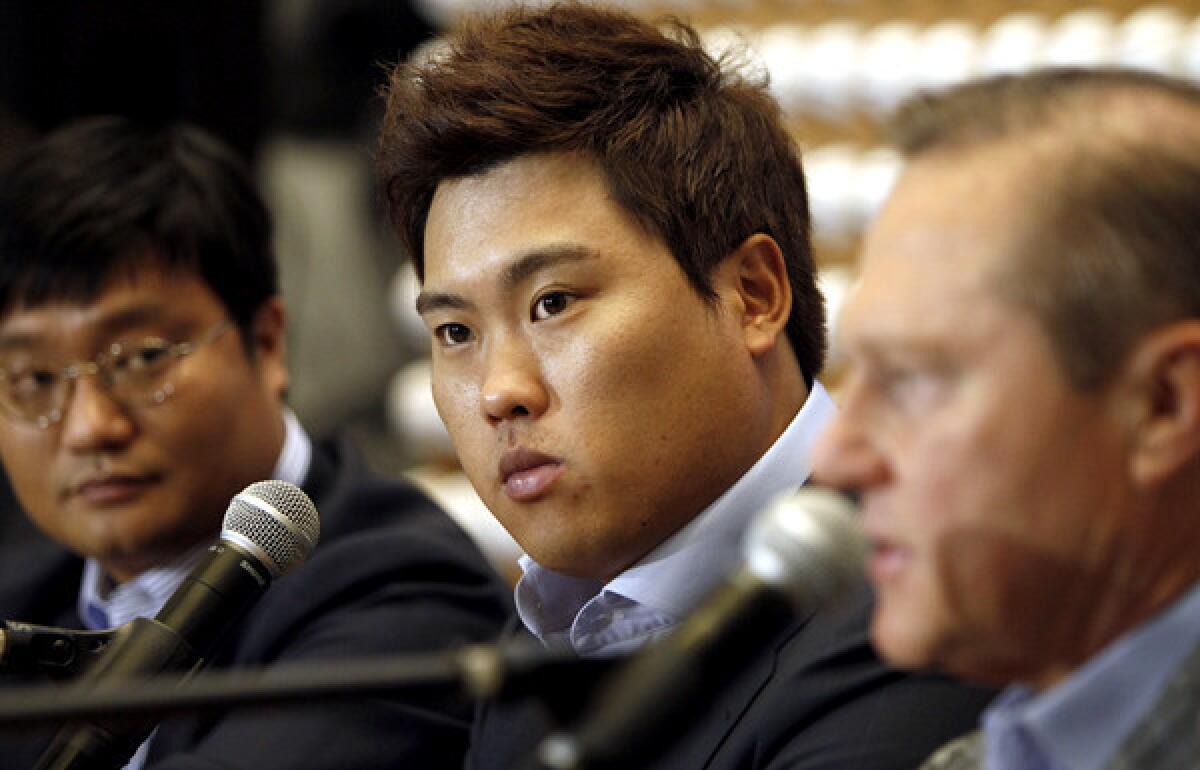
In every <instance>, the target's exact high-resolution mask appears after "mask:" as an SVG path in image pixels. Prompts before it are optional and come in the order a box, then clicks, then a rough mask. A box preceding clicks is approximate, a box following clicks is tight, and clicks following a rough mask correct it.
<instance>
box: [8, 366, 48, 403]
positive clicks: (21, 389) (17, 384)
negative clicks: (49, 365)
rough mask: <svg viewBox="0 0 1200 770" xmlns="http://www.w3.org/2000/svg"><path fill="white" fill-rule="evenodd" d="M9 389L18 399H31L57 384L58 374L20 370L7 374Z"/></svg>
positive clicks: (37, 370)
mask: <svg viewBox="0 0 1200 770" xmlns="http://www.w3.org/2000/svg"><path fill="white" fill-rule="evenodd" d="M7 379H8V383H9V385H8V386H9V389H10V390H11V391H12V394H13V396H15V397H16V398H19V399H26V398H32V397H35V396H36V395H38V394H39V393H43V392H45V391H48V390H51V389H53V388H54V386H55V385H56V384H58V373H57V372H54V371H52V370H50V369H36V368H30V369H22V370H20V371H15V372H9V373H8V377H7Z"/></svg>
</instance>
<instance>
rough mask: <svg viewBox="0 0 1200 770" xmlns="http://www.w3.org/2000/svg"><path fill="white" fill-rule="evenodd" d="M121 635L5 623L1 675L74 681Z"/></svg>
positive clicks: (0, 631)
mask: <svg viewBox="0 0 1200 770" xmlns="http://www.w3.org/2000/svg"><path fill="white" fill-rule="evenodd" d="M119 631H120V629H116V628H110V629H107V630H104V631H77V630H74V629H70V628H53V627H51V626H37V625H34V624H32V623H18V622H17V621H14V620H5V621H3V622H0V672H8V671H14V672H20V673H23V674H28V673H38V674H45V675H47V676H49V677H51V678H53V679H70V678H71V677H74V676H77V675H78V674H80V673H82V672H83V670H84V669H86V668H87V667H88V666H90V665H91V664H92V663H93V662H94V661H95V660H96V659H98V658H99V657H100V656H101V654H102V653H103V652H104V651H105V650H106V649H108V645H109V643H110V642H112V640H113V639H115V638H116V636H117V633H118V632H119Z"/></svg>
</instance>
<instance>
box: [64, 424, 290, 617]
mask: <svg viewBox="0 0 1200 770" xmlns="http://www.w3.org/2000/svg"><path fill="white" fill-rule="evenodd" d="M283 427H284V435H283V446H282V448H281V449H280V452H279V457H278V459H277V460H276V461H275V468H274V470H273V471H272V477H273V478H277V479H280V480H282V481H289V482H291V483H293V484H296V485H300V484H302V483H303V482H304V477H305V476H306V475H307V474H308V468H309V465H310V464H311V463H312V440H311V439H310V438H309V437H308V433H307V432H306V431H305V430H304V426H303V425H301V424H300V421H299V420H298V419H297V418H296V415H295V413H294V412H292V410H291V409H289V408H287V407H284V409H283ZM208 545H209V544H208V543H203V544H201V545H198V546H196V547H195V548H193V549H192V550H190V551H188V552H187V553H184V554H183V555H181V556H179V557H178V558H176V559H175V560H174V561H172V562H170V563H168V564H165V565H162V566H160V567H155V568H153V569H149V570H146V571H145V572H143V573H141V574H140V575H138V576H137V577H135V578H133V579H132V580H129V581H127V582H125V583H122V584H121V585H114V584H113V582H112V579H111V578H110V577H109V576H108V575H107V574H106V573H105V572H104V570H103V569H102V568H101V567H100V564H99V563H98V562H97V561H96V560H95V559H87V560H86V561H85V562H84V565H83V579H82V581H81V582H80V586H79V599H78V602H77V609H78V611H79V617H80V619H81V620H82V621H83V624H84V626H86V627H87V628H91V629H104V628H116V627H117V626H121V625H124V624H125V623H127V622H129V621H130V620H132V619H133V618H136V617H147V618H149V617H154V616H155V615H157V614H158V612H159V610H161V609H162V607H163V605H164V604H166V603H167V600H168V599H170V598H171V595H172V594H174V593H175V590H176V589H177V588H179V584H180V583H182V582H183V579H184V578H185V577H187V575H188V573H189V572H191V570H192V568H193V567H195V566H196V564H197V563H199V561H200V559H201V558H202V557H203V555H204V553H205V552H206V551H207V550H208Z"/></svg>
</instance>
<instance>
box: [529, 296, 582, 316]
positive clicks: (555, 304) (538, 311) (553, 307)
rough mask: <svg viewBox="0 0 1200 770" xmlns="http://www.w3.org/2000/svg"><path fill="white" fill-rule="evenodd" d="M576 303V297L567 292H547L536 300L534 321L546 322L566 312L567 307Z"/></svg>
mask: <svg viewBox="0 0 1200 770" xmlns="http://www.w3.org/2000/svg"><path fill="white" fill-rule="evenodd" d="M574 301H575V295H573V294H569V293H567V292H565V291H551V292H547V293H545V294H543V295H542V296H540V297H538V298H537V299H536V300H534V303H533V320H535V321H545V320H546V319H547V318H549V317H551V316H556V315H558V314H559V313H561V312H563V311H564V310H566V309H567V306H568V305H570V304H571V303H572V302H574Z"/></svg>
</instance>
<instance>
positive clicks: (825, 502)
mask: <svg viewBox="0 0 1200 770" xmlns="http://www.w3.org/2000/svg"><path fill="white" fill-rule="evenodd" d="M853 512H854V505H853V504H852V503H851V502H850V500H849V499H848V498H847V497H846V496H845V495H843V494H841V493H840V492H836V491H834V490H831V489H824V488H821V487H801V488H800V489H799V490H798V491H796V492H792V493H789V494H786V495H783V496H781V497H777V498H776V499H775V500H773V501H772V502H771V503H770V504H768V506H767V507H766V508H765V509H764V510H763V512H762V513H761V514H760V515H759V516H758V518H757V519H755V521H754V523H753V524H751V525H750V529H749V530H748V531H747V533H746V540H745V543H744V551H745V558H746V565H747V568H748V569H749V570H750V572H752V573H753V574H754V575H755V577H757V578H759V579H760V580H762V581H763V582H765V583H767V584H769V585H773V586H776V587H777V588H779V589H781V590H783V591H784V592H786V593H788V594H790V595H791V596H792V598H793V600H794V601H795V602H796V603H797V604H810V603H817V604H819V603H821V602H824V601H826V600H827V599H829V598H830V597H832V596H833V595H835V594H837V593H839V592H840V591H841V590H843V589H844V588H846V587H847V586H849V585H850V584H851V583H852V582H853V581H854V579H855V578H856V577H857V576H859V575H861V574H862V570H863V559H864V557H865V555H866V545H865V541H864V539H863V536H862V532H861V531H860V529H859V526H858V523H857V522H856V521H855V520H854V516H853Z"/></svg>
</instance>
